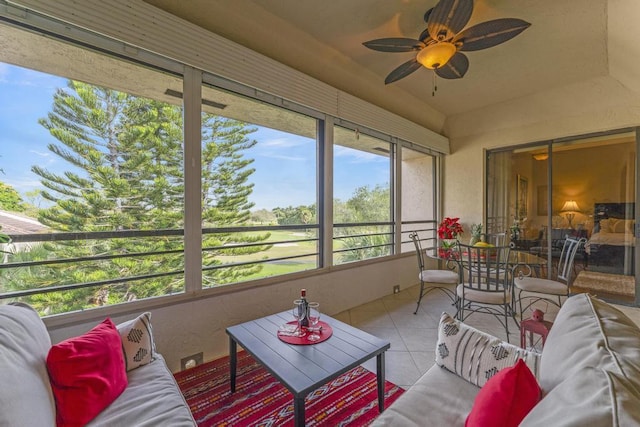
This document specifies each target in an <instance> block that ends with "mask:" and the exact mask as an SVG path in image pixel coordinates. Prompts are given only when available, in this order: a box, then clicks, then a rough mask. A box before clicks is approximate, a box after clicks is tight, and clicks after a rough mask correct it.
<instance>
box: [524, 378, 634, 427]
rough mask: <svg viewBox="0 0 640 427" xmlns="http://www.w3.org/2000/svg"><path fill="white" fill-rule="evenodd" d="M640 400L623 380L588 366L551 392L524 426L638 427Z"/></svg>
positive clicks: (627, 382)
mask: <svg viewBox="0 0 640 427" xmlns="http://www.w3.org/2000/svg"><path fill="white" fill-rule="evenodd" d="M637 425H640V397H639V396H638V392H637V390H635V389H634V386H633V385H632V384H631V383H630V382H629V381H628V380H627V379H625V378H624V377H622V376H619V375H617V374H615V373H613V372H607V371H605V370H603V369H597V368H590V367H586V368H583V369H581V370H579V371H576V372H575V373H574V374H573V375H572V376H570V377H569V378H567V379H566V380H564V381H563V382H562V383H560V384H559V385H558V386H557V387H556V388H554V389H553V390H551V392H550V393H549V394H547V395H546V396H545V397H544V398H543V399H542V400H541V401H540V402H539V403H538V404H537V405H536V406H535V407H534V408H533V409H532V410H531V412H529V414H528V415H527V416H526V417H525V419H524V420H522V423H521V424H520V426H521V427H547V426H554V427H556V426H558V427H562V426H588V427H610V426H616V427H617V426H620V427H626V426H637Z"/></svg>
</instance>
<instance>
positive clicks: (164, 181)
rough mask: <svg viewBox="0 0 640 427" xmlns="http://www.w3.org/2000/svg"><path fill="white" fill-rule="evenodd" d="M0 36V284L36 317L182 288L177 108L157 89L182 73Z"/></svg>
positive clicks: (30, 37)
mask: <svg viewBox="0 0 640 427" xmlns="http://www.w3.org/2000/svg"><path fill="white" fill-rule="evenodd" d="M0 37H2V39H3V40H5V41H7V44H6V45H5V47H4V48H3V50H2V53H1V54H0V61H3V62H1V63H0V70H1V74H2V79H1V82H0V91H1V92H2V99H3V100H4V101H3V104H2V107H3V110H4V111H3V113H2V115H1V116H2V117H1V118H0V129H1V132H0V134H2V139H3V141H2V152H1V153H0V155H1V156H2V157H0V167H2V168H3V171H4V175H2V177H0V181H2V187H3V193H4V194H5V195H6V197H5V200H2V201H0V203H1V204H2V206H1V208H2V211H3V212H2V215H1V216H0V224H1V225H2V227H3V232H5V233H8V234H10V235H11V236H12V238H13V243H11V244H9V245H6V246H5V248H4V250H5V251H6V252H5V257H4V261H5V263H4V264H2V269H1V270H0V275H1V279H0V290H1V292H2V293H8V294H11V293H14V295H16V299H20V300H24V301H26V302H28V303H30V304H32V305H33V306H34V307H35V308H37V309H38V310H39V311H40V312H41V313H44V314H53V313H60V312H67V311H73V310H82V309H86V308H89V307H96V306H101V305H108V304H115V303H121V302H126V301H131V300H136V299H143V298H149V297H155V296H161V295H167V294H173V293H178V292H182V291H183V290H184V277H183V272H182V271H183V269H184V266H183V258H184V257H183V254H182V251H183V237H182V231H181V228H182V226H183V216H184V212H183V211H184V196H183V194H184V180H183V166H182V165H183V147H182V146H183V130H182V116H183V111H182V106H181V101H180V100H176V98H174V97H171V96H169V95H167V94H166V92H167V91H172V90H173V91H176V90H180V88H181V87H182V80H181V78H179V77H176V76H174V75H170V74H167V73H162V72H159V71H156V70H152V69H150V68H148V67H143V66H140V65H135V64H132V63H129V62H125V61H122V60H116V59H114V58H112V57H109V56H106V55H104V54H99V53H95V52H92V51H89V50H86V49H80V48H78V47H75V46H73V45H70V44H66V43H61V42H58V41H55V40H53V39H50V38H44V37H41V36H38V35H35V34H32V33H29V32H26V31H23V30H20V29H16V28H13V27H10V26H7V25H1V26H0ZM43 59H45V60H44V61H43ZM36 65H37V67H38V68H37V69H33V67H34V66H36ZM139 82H146V83H147V84H145V85H141V84H139ZM34 288H37V291H38V293H36V294H34V295H31V294H30V293H29V292H30V291H31V292H33V291H34V290H35V289H34ZM23 292H24V293H23Z"/></svg>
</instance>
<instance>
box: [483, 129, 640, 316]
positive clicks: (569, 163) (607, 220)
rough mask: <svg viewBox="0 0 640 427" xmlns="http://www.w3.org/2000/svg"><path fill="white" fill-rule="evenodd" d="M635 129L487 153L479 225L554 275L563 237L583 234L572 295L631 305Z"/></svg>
mask: <svg viewBox="0 0 640 427" xmlns="http://www.w3.org/2000/svg"><path fill="white" fill-rule="evenodd" d="M636 140H637V138H636V132H635V130H633V131H621V132H611V133H607V134H600V135H596V136H589V137H580V138H573V139H563V140H554V141H545V142H542V143H539V144H530V145H526V146H518V147H510V148H507V149H500V150H492V151H489V152H488V153H487V168H486V169H487V180H486V183H487V187H486V193H485V194H486V219H485V221H486V224H487V231H488V232H500V231H506V232H507V234H508V236H509V238H510V244H511V246H512V247H513V248H514V249H515V250H519V251H526V252H529V253H533V254H535V255H538V256H539V257H541V258H544V259H545V260H546V261H547V262H546V265H547V268H544V269H541V270H540V271H538V272H537V273H538V274H540V275H543V276H546V277H554V276H555V271H554V266H555V265H556V264H557V261H558V259H559V257H560V254H561V252H562V247H563V244H564V241H565V240H566V239H567V238H568V237H571V238H576V239H585V240H584V241H585V243H584V245H583V246H582V247H581V248H580V249H579V250H578V253H577V255H576V257H575V261H574V266H573V271H572V276H571V285H572V292H590V293H592V294H595V295H597V296H599V297H601V298H604V299H607V300H611V301H615V302H620V303H626V304H636V305H637V297H636V295H637V293H636V266H635V265H636V260H635V258H636V252H637V250H636V246H637V245H636V239H635V235H636V226H635V223H636V206H635V205H636V200H637V196H636V193H637V173H636V163H637V141H636Z"/></svg>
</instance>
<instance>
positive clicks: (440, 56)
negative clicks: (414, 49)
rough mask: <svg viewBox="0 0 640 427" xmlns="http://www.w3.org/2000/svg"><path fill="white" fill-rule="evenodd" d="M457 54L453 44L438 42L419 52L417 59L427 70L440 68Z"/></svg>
mask: <svg viewBox="0 0 640 427" xmlns="http://www.w3.org/2000/svg"><path fill="white" fill-rule="evenodd" d="M455 53H456V47H455V46H454V45H453V44H452V43H448V42H438V43H434V44H430V45H429V46H427V47H425V48H424V49H422V50H421V51H420V52H418V55H417V56H416V59H417V60H418V62H419V63H420V64H422V65H424V66H425V67H427V68H430V69H432V70H433V69H434V68H440V67H442V66H443V65H444V64H446V63H447V62H449V60H450V59H451V57H452V56H453V55H454V54H455Z"/></svg>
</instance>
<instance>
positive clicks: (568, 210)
mask: <svg viewBox="0 0 640 427" xmlns="http://www.w3.org/2000/svg"><path fill="white" fill-rule="evenodd" d="M560 212H562V213H564V214H566V217H567V221H569V228H573V226H572V225H571V221H572V220H573V218H574V217H575V216H576V212H580V207H578V204H577V203H576V202H575V200H567V201H566V202H564V205H562V209H560Z"/></svg>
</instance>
